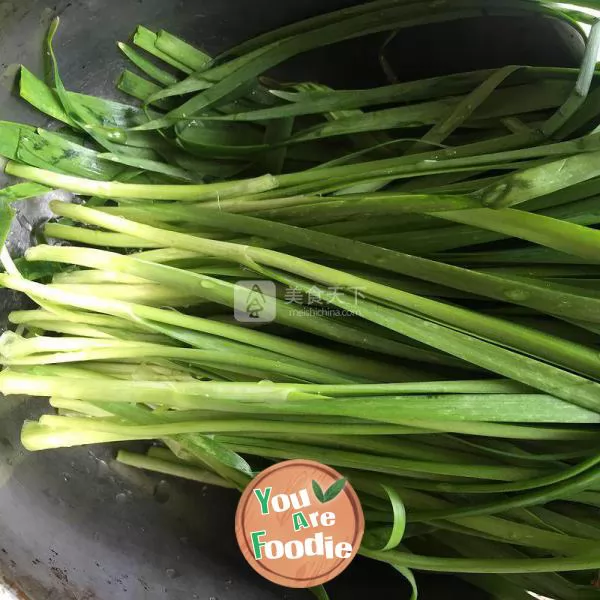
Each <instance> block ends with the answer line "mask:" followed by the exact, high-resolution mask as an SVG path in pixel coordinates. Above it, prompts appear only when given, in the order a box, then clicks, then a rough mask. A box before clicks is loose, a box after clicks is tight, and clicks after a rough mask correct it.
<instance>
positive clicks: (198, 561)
mask: <svg viewBox="0 0 600 600" xmlns="http://www.w3.org/2000/svg"><path fill="white" fill-rule="evenodd" d="M350 3H351V2H350V1H349V0H327V1H324V0H301V1H300V0H296V1H295V2H274V1H273V0H253V1H252V2H249V1H248V0H201V1H199V0H189V1H176V0H72V1H67V0H56V1H49V0H13V1H12V2H6V1H4V2H2V1H0V118H2V119H8V120H11V119H14V120H21V121H23V120H26V121H28V122H30V123H37V124H44V123H45V122H46V120H45V119H44V117H43V116H41V115H39V114H37V113H36V112H35V111H33V110H31V109H28V108H27V107H26V106H25V105H24V104H23V103H22V102H21V101H19V100H18V99H17V98H16V97H15V95H14V92H13V89H12V84H13V81H14V75H15V72H16V67H15V65H16V64H18V63H24V64H26V65H27V66H28V67H29V68H31V69H33V70H35V71H37V72H40V63H41V56H40V52H41V50H40V48H41V40H42V38H43V34H44V32H45V30H46V27H47V25H48V23H49V20H50V19H51V18H52V17H53V16H54V15H56V14H60V15H61V17H62V20H63V21H62V28H61V31H60V34H59V38H58V42H57V50H58V55H59V58H60V63H61V71H62V74H63V77H64V79H65V81H66V83H67V85H68V86H69V87H70V88H71V89H77V90H80V91H85V92H88V93H92V94H105V95H110V96H112V97H116V98H118V95H117V94H116V93H111V92H109V90H112V89H113V87H114V82H115V80H116V78H117V76H118V74H119V72H120V70H121V69H122V68H123V66H124V65H125V61H124V60H123V59H122V58H120V57H119V55H118V52H117V50H116V47H115V41H116V40H117V39H120V40H125V39H127V37H128V35H129V34H130V32H131V31H132V30H133V29H134V27H135V26H136V24H138V23H140V22H143V23H144V24H146V25H147V26H149V27H153V28H160V27H163V28H166V29H170V30H172V31H173V32H175V33H178V34H180V35H182V36H184V37H186V38H188V39H190V40H191V41H195V42H197V43H199V44H201V45H202V46H203V47H204V48H205V49H206V50H208V51H209V52H214V53H216V52H218V51H220V50H223V49H224V48H226V47H228V46H230V45H231V44H232V43H235V42H237V41H240V40H242V39H244V38H246V37H248V36H250V35H252V34H256V33H258V32H260V31H263V30H266V29H270V28H273V27H275V26H278V25H280V24H283V23H286V22H291V21H294V20H297V19H299V18H302V17H305V16H308V15H311V14H315V13H316V12H319V11H321V12H322V11H324V10H329V9H333V8H336V7H338V6H342V5H344V4H350ZM486 27H487V29H486ZM518 28H519V29H518V35H517V36H514V35H513V36H512V39H511V44H510V45H509V46H507V45H506V44H504V39H506V33H507V31H511V32H513V33H514V32H515V31H516V30H515V23H514V21H513V22H508V21H502V22H496V23H495V25H494V27H492V28H491V30H490V29H489V27H488V26H487V25H486V24H485V23H483V24H481V28H480V29H477V30H478V31H481V32H483V33H482V34H481V35H479V36H478V37H477V38H476V39H475V42H474V43H475V45H476V46H475V47H473V46H472V45H471V46H469V44H468V43H467V42H466V40H467V39H468V36H464V35H459V36H456V35H454V34H452V33H450V35H448V36H447V38H446V39H444V36H446V33H445V31H444V30H440V28H434V29H429V30H421V31H420V32H417V33H416V34H415V35H413V36H412V37H410V36H408V35H403V36H402V37H401V38H399V39H398V40H396V42H395V43H394V44H395V45H392V46H391V52H392V56H391V60H392V62H393V64H394V66H395V68H396V69H397V71H398V72H399V73H400V75H401V76H402V73H404V75H405V78H409V77H415V76H421V75H428V74H432V75H433V74H438V73H443V72H448V71H451V70H453V69H454V68H455V65H456V64H457V61H459V62H460V63H461V64H463V65H464V67H465V70H467V69H469V68H480V67H485V66H500V65H502V64H506V63H510V62H528V57H529V62H535V63H543V62H548V63H550V64H564V65H574V64H576V63H577V61H578V57H579V56H580V55H581V48H582V42H581V39H579V38H578V36H577V35H576V34H573V33H572V32H571V31H567V30H564V29H563V30H557V29H556V26H555V24H554V23H551V22H548V21H544V22H542V21H540V20H535V21H529V20H525V19H522V20H521V21H520V22H519V24H518ZM541 40H547V41H546V42H545V45H544V42H543V41H542V42H541V50H540V41H541ZM415 45H418V46H419V48H421V49H422V48H425V47H426V48H427V51H426V53H425V54H423V55H422V56H423V60H422V62H421V63H419V64H417V63H415V62H414V61H410V60H408V61H407V59H406V57H407V56H414V55H416V53H415V52H414V46H415ZM452 56H454V58H452ZM314 58H315V57H313V59H314ZM327 59H328V60H327V61H324V60H322V55H321V56H320V57H319V58H318V59H317V60H310V57H308V60H294V61H292V64H290V65H287V66H286V70H285V74H286V76H287V77H288V78H289V79H296V80H297V79H303V78H312V79H320V80H322V81H324V82H326V83H330V84H333V85H338V86H343V85H345V86H352V85H353V84H356V83H357V77H358V78H359V81H358V83H359V84H364V85H373V84H378V83H382V82H383V78H382V75H381V72H380V70H379V68H378V64H377V49H376V43H375V41H373V40H370V41H367V42H366V43H363V44H360V43H358V44H356V43H354V44H344V45H340V46H339V47H337V48H332V49H328V50H327ZM0 183H2V181H0ZM46 202H47V199H40V200H37V201H31V202H28V203H25V204H23V205H22V206H21V209H20V212H19V216H18V219H17V221H16V222H15V225H14V229H13V232H12V235H11V238H10V247H11V250H12V251H13V252H14V253H16V254H20V253H21V252H22V251H23V250H24V249H25V248H27V247H28V246H29V245H30V244H31V242H32V236H33V232H35V229H36V227H39V225H40V224H42V223H43V222H44V221H45V220H47V218H48V217H49V212H48V209H47V205H46ZM22 306H24V300H23V298H22V297H20V296H18V295H16V294H13V293H10V292H7V291H0V328H2V329H3V328H4V327H5V326H6V315H7V314H8V312H9V311H10V310H13V309H15V308H18V307H22ZM44 410H46V409H45V406H44V403H43V402H40V401H38V400H31V399H27V398H5V399H2V402H0V574H1V575H2V576H3V577H4V579H5V582H7V584H8V586H9V587H11V588H12V589H14V590H16V594H17V597H19V598H29V599H32V600H58V599H61V600H63V599H67V600H71V599H73V600H92V599H99V600H108V599H109V598H110V599H116V600H142V599H149V600H151V599H154V598H156V599H158V598H169V599H173V600H183V599H186V600H188V599H196V598H198V599H202V600H211V599H213V600H242V599H244V600H253V599H259V598H260V599H261V600H270V599H273V600H275V599H279V600H281V599H283V598H289V599H290V600H292V599H294V598H298V599H300V598H307V597H309V596H308V594H307V593H304V592H292V591H288V590H283V589H282V588H278V587H275V586H271V585H269V584H268V583H266V582H264V581H262V580H261V579H260V578H258V577H257V576H255V575H254V573H253V572H252V571H251V569H250V568H249V567H247V566H246V565H245V564H244V561H243V559H242V558H241V554H240V553H239V551H238V550H237V547H236V545H235V541H234V534H233V514H234V510H235V503H236V496H235V494H233V493H229V492H224V491H221V490H217V489H213V488H207V487H202V486H199V485H195V484H190V483H186V482H181V481H173V480H169V481H162V480H161V479H160V477H154V476H152V475H148V474H146V473H143V472H139V471H134V470H131V469H128V468H124V467H120V468H119V466H118V465H115V464H114V463H113V461H112V450H111V449H110V448H104V447H93V448H84V449H72V450H61V451H54V452H46V453H41V454H29V453H26V452H25V451H24V450H23V449H22V447H21V446H20V444H19V429H20V426H21V423H22V422H23V420H24V419H26V418H32V417H36V416H37V415H39V414H40V413H41V412H42V411H44ZM390 571H391V570H389V571H388V569H387V568H384V567H381V566H377V565H375V566H374V565H366V564H365V563H364V562H361V561H358V562H357V564H355V565H353V567H351V569H350V570H349V572H348V573H346V574H344V575H343V576H342V577H341V578H340V579H339V581H337V582H336V583H335V584H334V585H332V592H333V594H334V597H335V598H344V599H345V598H363V597H365V596H366V595H376V596H378V597H384V598H387V597H391V596H392V594H397V597H402V590H403V588H402V587H401V586H402V583H401V582H400V581H399V578H398V577H397V576H395V575H394V574H393V573H391V572H390ZM448 582H449V580H447V579H446V578H439V577H433V578H428V579H425V580H424V582H423V584H422V594H421V597H423V598H425V599H426V600H427V599H433V598H438V597H444V598H445V599H448V600H452V599H453V598H456V599H458V598H467V599H468V598H475V595H473V593H472V592H471V591H470V589H469V588H465V587H463V586H461V585H459V582H455V581H454V580H451V581H450V584H449V583H448ZM398 586H400V587H398ZM3 593H4V594H7V592H3ZM0 597H4V596H0ZM7 597H10V596H7Z"/></svg>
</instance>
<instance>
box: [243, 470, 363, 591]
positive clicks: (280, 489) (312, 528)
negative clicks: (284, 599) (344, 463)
mask: <svg viewBox="0 0 600 600" xmlns="http://www.w3.org/2000/svg"><path fill="white" fill-rule="evenodd" d="M364 529H365V520H364V515H363V512H362V508H361V506H360V502H359V500H358V496H357V495H356V492H355V491H354V489H352V487H351V485H350V484H349V483H348V481H346V479H344V478H343V477H342V476H341V475H340V474H339V473H338V472H337V471H336V470H334V469H332V468H331V467H328V466H326V465H323V464H321V463H318V462H314V461H311V460H288V461H285V462H281V463H278V464H276V465H273V466H272V467H269V468H268V469H265V470H264V471H262V473H260V475H258V476H257V477H256V478H255V479H254V480H253V481H252V482H251V483H250V484H249V485H248V487H247V488H246V489H245V490H244V493H243V495H242V498H241V500H240V503H239V505H238V509H237V513H236V518H235V533H236V536H237V541H238V544H239V546H240V548H241V550H242V553H243V554H244V556H245V558H246V560H247V561H248V562H249V563H250V565H251V566H252V568H253V569H254V570H255V571H257V572H258V573H260V574H261V575H262V576H263V577H265V578H266V579H269V580H270V581H272V582H273V583H277V584H279V585H283V586H286V587H293V588H308V587H313V586H317V585H321V584H323V583H327V582H328V581H331V580H332V579H334V578H335V577H337V576H338V575H339V574H340V573H341V572H342V571H343V570H344V569H345V568H346V567H348V565H349V564H350V563H351V562H352V559H353V558H354V557H355V556H356V553H357V552H358V549H359V546H360V543H361V540H362V537H363V533H364Z"/></svg>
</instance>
